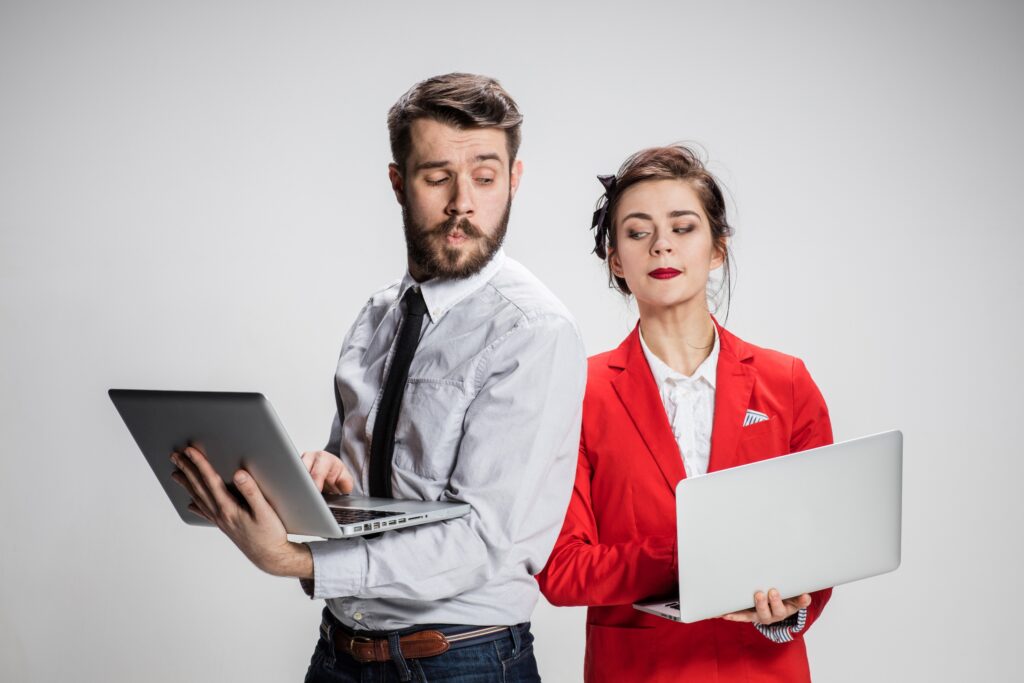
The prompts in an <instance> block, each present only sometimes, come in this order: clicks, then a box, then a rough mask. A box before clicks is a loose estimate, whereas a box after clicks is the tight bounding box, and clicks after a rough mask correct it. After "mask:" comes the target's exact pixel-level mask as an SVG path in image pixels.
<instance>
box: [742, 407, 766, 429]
mask: <svg viewBox="0 0 1024 683" xmlns="http://www.w3.org/2000/svg"><path fill="white" fill-rule="evenodd" d="M767 420H768V416H767V415H765V414H764V413H759V412H757V411H756V410H748V411H747V415H746V417H744V418H743V426H744V427H749V426H750V425H756V424H757V423H758V422H766V421H767Z"/></svg>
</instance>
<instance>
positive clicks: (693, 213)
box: [668, 209, 700, 218]
mask: <svg viewBox="0 0 1024 683" xmlns="http://www.w3.org/2000/svg"><path fill="white" fill-rule="evenodd" d="M680 216H696V217H697V218H700V214H699V213H697V212H696V211H690V210H689V209H677V210H676V211H670V212H669V214H668V217H669V218H679V217H680Z"/></svg>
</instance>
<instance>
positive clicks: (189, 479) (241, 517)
mask: <svg viewBox="0 0 1024 683" xmlns="http://www.w3.org/2000/svg"><path fill="white" fill-rule="evenodd" d="M171 462H173V463H174V464H175V465H176V466H177V467H178V469H177V470H175V471H174V472H173V473H172V474H171V477H172V478H173V479H174V481H176V482H177V483H178V484H180V485H181V486H182V487H183V488H184V489H185V490H186V491H188V493H189V495H190V496H192V503H191V504H190V505H189V506H188V509H189V510H191V511H192V512H194V513H195V514H197V515H199V516H200V517H203V518H205V519H207V520H208V521H210V522H213V523H214V524H216V525H217V527H218V528H219V529H220V530H221V531H223V532H224V533H225V534H226V535H227V537H228V538H230V539H231V541H232V542H233V543H234V544H235V545H236V546H238V548H239V550H241V551H242V552H243V553H244V554H245V556H246V557H248V558H249V560H250V561H251V562H252V563H253V564H254V565H256V566H257V567H259V568H260V569H262V570H263V571H265V572H267V573H268V574H273V575H275V576H295V577H298V578H305V579H308V578H312V577H313V556H312V555H311V554H310V552H309V548H308V547H306V546H305V545H304V544H302V543H292V542H290V541H289V540H288V534H287V532H286V531H285V529H284V524H282V523H281V518H280V517H278V516H277V513H276V512H274V508H272V507H270V503H268V502H267V499H266V498H264V497H263V493H262V492H261V491H260V488H259V486H257V485H256V482H255V480H253V478H252V477H251V476H250V475H249V473H248V472H246V471H245V470H238V471H237V472H235V475H234V482H235V486H236V487H237V488H238V490H239V491H240V492H241V494H242V496H243V497H244V498H245V502H246V503H247V504H248V509H246V508H245V507H243V506H242V505H241V504H239V502H238V501H237V500H236V499H235V497H234V496H233V495H232V494H231V492H230V491H229V490H228V487H227V486H226V485H225V484H224V480H223V479H221V478H220V475H219V474H217V472H216V471H215V470H214V469H213V467H212V466H211V465H210V462H209V461H208V460H207V459H206V456H205V455H203V453H202V451H200V450H199V449H198V448H195V447H192V446H189V447H188V448H186V449H185V451H184V453H172V454H171Z"/></svg>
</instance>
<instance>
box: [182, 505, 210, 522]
mask: <svg viewBox="0 0 1024 683" xmlns="http://www.w3.org/2000/svg"><path fill="white" fill-rule="evenodd" d="M188 510H189V512H192V513H194V514H195V515H196V516H197V517H202V518H203V519H205V520H206V521H207V522H210V523H211V524H212V523H214V521H213V520H212V519H210V516H209V515H207V514H206V513H205V512H203V511H202V510H201V509H200V508H199V506H198V505H196V504H195V503H189V504H188Z"/></svg>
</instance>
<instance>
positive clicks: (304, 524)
mask: <svg viewBox="0 0 1024 683" xmlns="http://www.w3.org/2000/svg"><path fill="white" fill-rule="evenodd" d="M108 393H109V395H110V399H111V400H112V401H113V402H114V406H115V407H116V408H117V411H118V412H119V413H120V414H121V418H122V419H123V420H124V423H125V425H127V427H128V431H129V432H131V434H132V436H133V437H135V442H136V443H137V444H138V446H139V449H140V450H141V451H142V454H143V455H144V456H145V457H146V460H147V461H149V465H150V467H151V468H152V469H153V473H154V474H156V478H157V479H158V480H159V481H160V485H161V486H163V489H164V491H165V492H166V493H167V496H168V497H169V498H170V499H171V502H172V503H173V504H174V507H175V509H176V510H177V511H178V515H180V516H181V518H182V519H183V520H184V521H185V522H187V523H189V524H195V525H205V526H209V525H210V523H209V522H207V521H206V520H204V519H202V518H201V517H199V516H197V515H195V514H193V513H192V512H190V511H189V510H188V504H189V502H190V498H189V496H188V493H187V492H186V491H185V489H183V488H182V487H181V486H179V485H178V484H177V483H176V482H175V481H174V480H173V479H171V473H172V472H173V471H174V469H175V467H174V465H173V464H172V463H171V461H170V455H171V453H172V452H174V451H181V450H182V449H183V448H184V447H185V446H187V445H190V444H191V445H195V446H197V447H199V448H200V450H202V451H203V452H204V453H205V454H206V457H207V458H208V459H209V461H210V464H211V465H213V468H214V469H215V470H216V471H217V473H218V474H220V476H221V477H222V478H223V479H224V481H225V483H227V485H228V488H229V489H231V490H232V491H233V492H234V493H235V495H236V496H237V497H240V494H239V493H238V492H237V490H235V487H234V484H232V483H231V479H232V476H233V475H234V472H235V471H236V470H238V469H239V468H243V469H245V470H247V471H248V472H249V473H250V474H252V476H253V477H254V478H255V480H256V483H257V484H259V486H260V490H261V491H262V492H263V495H264V496H265V497H266V499H267V501H268V502H269V503H270V505H271V506H272V507H273V508H274V510H275V511H276V512H277V514H278V515H279V516H280V517H281V521H282V522H283V523H284V527H285V529H286V530H287V531H288V533H290V534H299V535H303V536H320V537H323V538H344V537H348V536H362V535H365V534H374V533H379V532H381V531H391V530H393V529H402V528H405V527H410V526H416V525H419V524H426V523H428V522H437V521H441V520H445V519H452V518H453V517H461V516H462V515H465V514H466V513H468V512H469V510H470V506H469V505H468V504H467V503H459V502H447V501H422V500H396V499H392V498H370V497H367V496H343V495H329V496H325V495H322V494H321V493H320V492H319V491H317V489H316V485H315V484H314V483H313V478H312V477H311V476H309V472H308V471H307V470H306V466H305V465H304V464H303V463H302V458H301V457H300V456H299V453H298V452H297V451H296V450H295V446H293V445H292V442H291V440H290V439H289V438H288V434H287V433H286V432H285V430H284V427H282V426H281V422H280V421H279V420H278V419H277V414H276V413H275V412H274V409H273V408H272V407H271V405H270V402H269V401H267V399H266V398H264V397H263V395H262V394H255V393H224V392H204V391H141V390H134V389H111V390H110V391H109V392H108Z"/></svg>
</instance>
